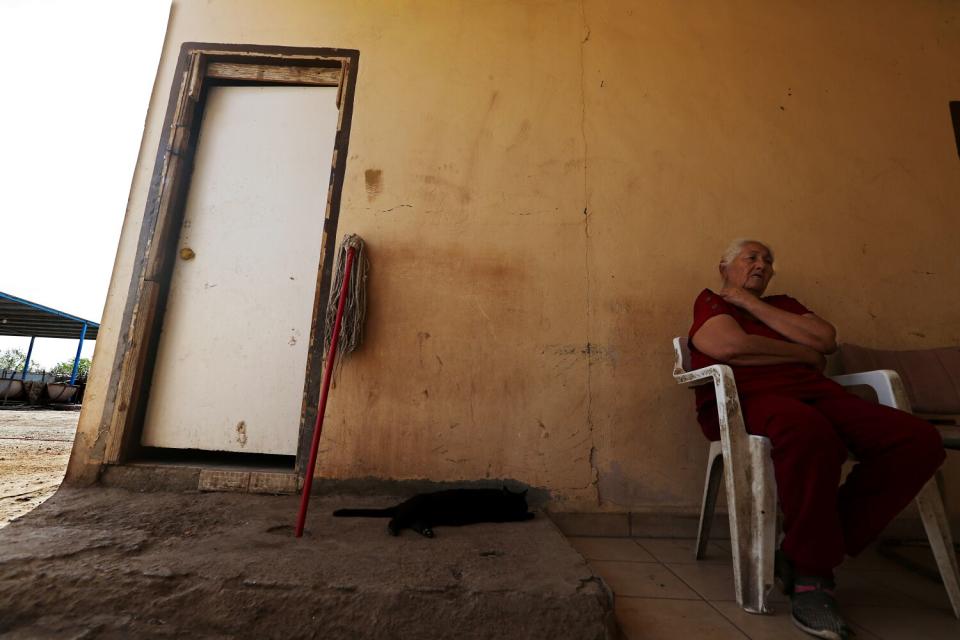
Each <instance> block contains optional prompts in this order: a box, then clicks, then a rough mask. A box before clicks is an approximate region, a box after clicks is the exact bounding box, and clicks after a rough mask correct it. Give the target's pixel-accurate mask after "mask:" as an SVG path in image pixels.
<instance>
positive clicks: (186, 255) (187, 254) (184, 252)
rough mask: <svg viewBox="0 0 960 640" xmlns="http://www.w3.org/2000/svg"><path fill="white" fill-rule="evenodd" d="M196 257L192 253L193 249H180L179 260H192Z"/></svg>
mask: <svg viewBox="0 0 960 640" xmlns="http://www.w3.org/2000/svg"><path fill="white" fill-rule="evenodd" d="M196 256H197V254H196V253H194V251H193V249H191V248H190V247H184V248H183V249H180V259H181V260H193V259H194V258H195V257H196Z"/></svg>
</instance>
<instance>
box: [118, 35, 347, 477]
mask: <svg viewBox="0 0 960 640" xmlns="http://www.w3.org/2000/svg"><path fill="white" fill-rule="evenodd" d="M359 58H360V53H359V51H356V50H352V49H328V48H300V47H279V46H277V47H274V46H260V45H235V44H212V43H199V42H187V43H184V44H183V45H182V46H181V48H180V56H179V59H178V61H177V67H176V71H175V73H174V78H173V84H172V87H171V89H170V98H169V101H168V103H167V112H166V116H165V118H164V122H163V129H162V132H163V133H162V135H161V139H160V144H159V148H158V149H157V156H156V161H155V164H154V170H153V176H152V179H151V181H150V191H149V194H148V196H147V204H146V208H145V210H144V215H143V226H142V227H141V230H140V238H139V242H138V246H137V255H136V259H135V261H134V269H133V275H132V278H131V282H130V289H129V293H128V296H127V301H126V306H125V308H124V311H123V319H122V321H121V325H120V329H119V331H118V333H119V335H120V339H119V344H118V346H117V354H116V357H115V360H114V366H113V369H112V372H111V379H110V385H109V390H108V396H107V398H106V402H105V408H104V414H103V421H102V423H101V425H100V428H101V432H102V433H104V432H105V433H107V434H109V437H108V440H107V442H106V447H105V450H104V463H105V464H122V463H124V462H127V461H130V460H131V459H134V458H136V457H137V455H138V453H139V452H140V450H141V445H140V439H141V435H142V433H143V421H144V416H145V413H146V406H147V400H148V395H149V393H148V392H149V388H150V383H151V380H152V376H153V368H154V363H155V360H156V354H157V346H158V344H159V338H160V330H161V327H162V324H163V316H164V311H165V307H166V301H167V295H168V293H169V289H170V280H171V276H172V273H173V265H174V262H175V258H176V255H177V244H178V241H179V237H180V230H181V227H182V224H183V214H184V207H185V203H186V194H187V189H188V187H189V183H190V175H191V172H192V169H193V158H194V153H195V151H196V142H197V137H198V134H199V131H200V123H201V121H202V116H203V109H204V105H205V100H206V95H207V91H206V89H207V87H209V86H218V85H224V84H226V85H258V86H262V85H267V86H279V85H283V86H326V87H337V89H338V92H337V108H338V109H339V116H338V120H337V133H336V138H335V142H334V148H333V157H332V161H331V170H330V176H329V189H328V192H327V201H326V203H325V211H324V226H323V235H322V238H321V239H320V242H321V258H320V269H319V270H318V273H317V286H316V289H315V296H314V304H313V318H312V320H311V324H310V343H309V345H310V346H309V351H308V356H307V367H306V371H305V375H304V386H303V400H302V404H301V410H300V431H299V438H298V446H297V455H296V463H295V472H296V474H297V475H298V476H300V477H301V478H302V477H303V476H304V474H305V471H306V470H305V469H304V467H305V466H306V464H307V459H306V458H307V455H308V454H309V446H310V440H311V438H312V436H313V425H314V421H315V419H316V410H317V400H318V398H319V394H320V383H321V378H322V375H323V352H322V351H323V350H322V343H323V317H324V309H325V305H326V301H327V298H328V294H329V290H330V279H331V274H332V271H333V260H334V257H335V255H336V250H335V249H336V246H335V245H336V232H337V222H338V220H339V216H340V199H341V191H342V189H343V180H344V175H345V173H346V165H347V145H348V142H349V139H350V125H351V122H352V120H353V98H354V92H355V89H356V81H357V68H358V62H359Z"/></svg>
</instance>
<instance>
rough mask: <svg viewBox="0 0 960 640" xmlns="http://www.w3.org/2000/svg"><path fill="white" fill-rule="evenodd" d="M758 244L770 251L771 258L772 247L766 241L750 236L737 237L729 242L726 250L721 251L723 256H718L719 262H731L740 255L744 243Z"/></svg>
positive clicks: (726, 263) (723, 263)
mask: <svg viewBox="0 0 960 640" xmlns="http://www.w3.org/2000/svg"><path fill="white" fill-rule="evenodd" d="M750 243H753V244H759V245H760V246H762V247H765V248H766V250H767V251H769V252H770V259H771V260H773V249H772V248H771V247H770V245H768V244H767V243H766V242H762V241H760V240H753V239H751V238H737V239H736V240H734V241H733V242H731V243H730V246H728V247H727V250H726V251H724V252H723V256H722V257H721V258H720V264H721V265H723V266H726V265H728V264H730V263H731V262H733V261H734V260H735V259H736V257H737V256H739V255H740V251H741V250H743V245H745V244H750Z"/></svg>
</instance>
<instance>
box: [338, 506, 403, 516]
mask: <svg viewBox="0 0 960 640" xmlns="http://www.w3.org/2000/svg"><path fill="white" fill-rule="evenodd" d="M394 512H395V510H394V509H393V508H392V507H391V508H389V509H337V510H336V511H334V512H333V515H334V517H337V518H392V517H393V515H394Z"/></svg>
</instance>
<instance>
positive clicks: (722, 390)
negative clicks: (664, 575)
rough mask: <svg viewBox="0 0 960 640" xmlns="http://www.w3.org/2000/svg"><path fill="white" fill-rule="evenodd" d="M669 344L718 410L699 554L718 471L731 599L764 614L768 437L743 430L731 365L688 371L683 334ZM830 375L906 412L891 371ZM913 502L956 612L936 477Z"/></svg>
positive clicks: (682, 370)
mask: <svg viewBox="0 0 960 640" xmlns="http://www.w3.org/2000/svg"><path fill="white" fill-rule="evenodd" d="M673 348H674V354H675V356H676V361H675V364H674V367H673V377H674V379H675V380H676V381H677V383H678V384H681V385H687V386H698V385H700V384H709V383H710V381H712V382H713V388H714V391H715V392H716V395H717V409H718V412H719V422H720V441H719V442H712V443H710V453H709V455H708V457H707V478H706V483H705V486H704V490H703V504H702V506H701V509H700V527H699V531H698V534H697V548H696V557H697V560H700V559H701V558H703V555H704V552H705V550H706V547H707V540H708V538H709V535H710V523H711V520H712V518H713V512H714V507H715V506H716V503H717V495H718V492H719V490H720V480H721V473H722V474H723V480H724V481H725V482H724V484H725V485H726V489H727V512H728V518H729V521H730V547H731V551H732V554H733V582H734V589H735V592H736V596H737V604H739V605H740V606H741V607H743V608H744V609H745V610H746V611H748V612H750V613H769V612H770V611H771V609H770V607H769V606H768V603H767V597H768V594H769V593H770V590H771V589H772V588H773V556H774V551H775V550H776V543H777V482H776V479H775V477H774V474H773V460H772V459H771V458H770V448H771V444H770V440H769V439H768V438H765V437H762V436H755V435H751V434H749V433H747V430H746V427H745V426H744V423H743V416H742V415H741V413H740V401H739V398H738V397H737V385H736V381H735V380H734V378H733V371H732V370H731V369H730V367H729V366H727V365H723V364H719V365H713V366H710V367H704V368H702V369H697V370H695V371H690V370H689V369H690V351H689V348H688V345H687V338H674V339H673ZM833 380H835V381H836V382H838V383H840V384H841V385H844V386H855V385H868V386H870V387H872V388H873V389H874V391H875V392H876V394H877V398H878V400H879V402H880V404H884V405H887V406H889V407H895V408H897V409H901V410H904V411H910V400H909V398H907V394H906V392H905V391H904V388H903V384H902V383H901V381H900V377H899V376H898V375H897V373H896V372H895V371H888V370H881V371H867V372H865V373H854V374H849V375H843V376H835V377H833ZM916 502H917V507H918V509H919V510H920V517H921V519H922V520H923V527H924V529H925V530H926V533H927V538H928V539H929V541H930V548H931V549H932V550H933V555H934V558H935V559H936V562H937V567H938V568H939V570H940V575H941V577H942V578H943V583H944V586H945V587H946V589H947V595H948V597H949V598H950V604H951V606H952V607H953V613H954V615H955V616H956V617H957V618H960V569H958V567H957V558H956V554H955V553H954V550H953V540H952V539H951V536H950V526H949V523H948V521H947V514H946V511H945V509H944V507H943V500H942V498H941V497H940V492H939V491H938V489H937V485H936V480H935V479H931V480H930V481H929V482H928V483H927V484H926V485H925V486H924V487H923V489H921V491H920V493H919V494H917V497H916Z"/></svg>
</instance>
